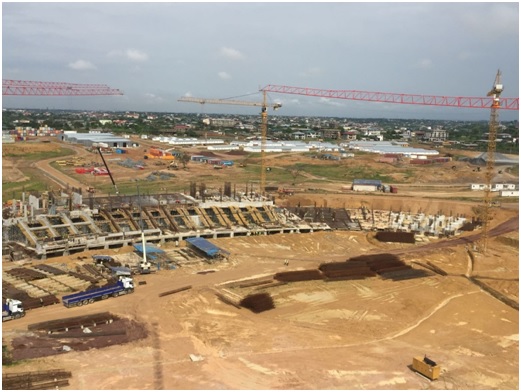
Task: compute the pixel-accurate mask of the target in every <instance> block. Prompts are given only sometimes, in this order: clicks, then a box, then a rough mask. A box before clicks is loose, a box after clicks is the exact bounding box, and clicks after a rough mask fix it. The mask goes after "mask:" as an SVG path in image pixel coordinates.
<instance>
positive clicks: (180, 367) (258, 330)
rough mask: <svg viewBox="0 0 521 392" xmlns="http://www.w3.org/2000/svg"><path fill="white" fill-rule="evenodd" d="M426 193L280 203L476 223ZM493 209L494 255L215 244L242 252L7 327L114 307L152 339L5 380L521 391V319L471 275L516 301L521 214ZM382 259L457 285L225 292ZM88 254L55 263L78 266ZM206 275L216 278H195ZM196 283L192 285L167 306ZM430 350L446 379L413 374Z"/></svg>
mask: <svg viewBox="0 0 521 392" xmlns="http://www.w3.org/2000/svg"><path fill="white" fill-rule="evenodd" d="M121 170H122V171H125V170H127V169H121ZM190 170H192V169H190ZM201 170H202V169H201ZM222 171H224V170H222ZM215 172H220V171H217V170H216V171H215ZM333 186H337V184H333ZM411 188H412V187H411ZM419 192H422V190H421V189H420V190H418V193H415V191H414V190H411V194H410V195H407V194H398V195H374V196H371V195H355V194H330V195H327V194H297V195H294V196H291V197H288V198H285V199H283V200H281V201H280V202H281V203H282V204H286V205H292V206H295V205H297V204H300V205H302V206H303V205H315V204H316V205H319V206H330V207H343V206H346V207H350V206H352V205H359V204H360V203H362V202H364V203H369V204H370V203H373V208H375V209H389V208H393V209H402V210H403V211H412V212H416V211H417V210H422V211H426V212H430V213H436V212H437V211H440V210H441V211H445V213H446V214H448V213H449V211H452V214H454V215H455V214H470V213H471V209H472V206H474V205H475V204H474V203H471V202H461V201H451V200H449V199H445V200H443V199H439V200H438V199H432V198H429V197H428V196H429V194H432V193H431V191H430V190H429V191H425V190H423V194H422V195H421V194H419ZM443 192H447V190H446V189H445V190H443ZM494 211H495V216H494V221H493V224H492V227H495V226H497V225H500V224H501V223H503V222H509V223H508V224H507V225H506V228H505V229H504V230H502V231H497V232H496V231H494V230H491V235H493V237H491V238H490V240H489V250H488V253H487V255H486V256H484V255H480V254H479V253H476V252H473V250H472V244H471V243H470V242H469V241H465V240H464V239H462V238H457V239H456V240H454V242H452V243H446V242H443V243H442V242H441V241H439V240H433V239H430V240H429V239H425V242H423V243H417V244H391V243H380V242H378V241H376V240H375V239H374V238H373V236H372V233H362V232H347V231H332V232H316V233H310V234H285V235H271V236H253V237H237V238H219V239H214V240H212V242H213V243H215V244H216V245H217V246H219V247H222V248H224V249H226V250H228V251H230V252H231V256H230V258H229V260H228V261H223V262H218V263H215V264H211V265H209V264H198V265H197V264H196V265H190V266H185V267H182V268H179V269H177V270H170V271H165V270H162V271H159V272H157V273H155V274H152V275H146V276H137V277H136V278H135V280H136V283H138V282H139V281H146V284H145V285H139V284H136V290H135V292H134V293H133V294H131V295H126V296H122V297H121V298H110V299H107V300H105V301H100V302H96V303H94V304H91V305H88V306H85V307H81V308H71V309H67V308H65V307H63V306H62V305H53V306H49V307H46V308H40V309H33V310H30V311H28V313H27V315H26V316H25V317H24V318H22V319H19V320H14V321H9V322H6V323H3V325H2V327H3V328H2V330H3V340H4V341H6V342H10V341H11V340H12V339H14V338H20V337H24V336H26V335H27V326H28V325H29V324H32V323H36V322H41V321H45V320H54V319H59V318H65V317H73V316H79V315H86V314H91V313H98V312H106V311H108V312H111V313H113V314H116V315H118V316H121V317H123V318H128V319H130V320H133V321H135V322H137V323H140V324H143V325H144V326H145V327H146V329H147V330H148V336H147V337H146V338H144V339H139V340H135V341H133V342H130V343H126V344H124V345H113V346H110V347H105V348H93V349H91V350H89V351H77V350H72V351H70V352H67V353H63V354H60V355H57V356H52V357H45V358H39V359H31V360H28V361H22V362H21V363H19V364H17V365H16V366H14V367H11V368H8V369H6V368H4V369H3V370H4V372H6V371H9V372H22V371H36V370H45V369H56V368H60V369H66V370H68V371H71V372H72V378H71V379H70V386H69V387H67V389H75V390H76V389H79V390H84V389H95V390H96V389H120V390H127V389H140V390H141V389H284V390H288V389H391V390H393V389H394V390H403V389H516V390H517V389H518V388H519V312H518V310H517V309H515V308H512V307H510V306H508V305H506V304H505V303H504V302H501V301H500V300H498V299H497V298H496V297H494V296H492V295H491V294H490V293H489V292H487V291H485V290H483V289H482V288H481V287H480V286H478V285H477V284H475V283H474V282H472V281H471V280H470V279H468V278H467V276H466V275H469V274H470V271H472V273H473V275H474V276H478V277H480V280H481V281H483V282H486V283H487V284H488V285H489V286H491V287H493V288H494V289H495V290H497V291H498V292H500V293H501V294H502V295H505V296H507V297H508V298H510V299H512V300H514V301H517V303H519V262H518V260H519V250H518V248H519V246H518V244H519V228H518V224H514V223H515V222H518V218H517V216H518V206H517V205H515V204H514V205H510V206H504V205H502V206H501V208H499V209H494ZM516 218H517V221H516ZM512 219H514V220H512ZM474 234H475V233H469V234H466V235H465V236H464V237H466V236H472V235H474ZM438 243H439V244H440V245H435V244H438ZM171 246H173V244H165V245H164V247H166V248H168V247H171ZM130 251H131V250H130V249H127V248H122V249H112V250H108V251H107V253H109V254H119V255H121V254H125V253H126V252H130ZM382 253H389V254H395V255H397V256H398V257H399V258H400V259H401V260H403V261H404V262H405V263H407V264H411V265H413V267H414V268H422V267H421V265H420V264H419V263H422V264H427V263H432V264H433V265H435V266H437V267H438V268H441V269H442V270H443V271H445V272H446V275H440V274H431V275H430V276H427V277H424V278H418V279H410V280H402V281H393V280H384V279H381V278H379V277H374V278H369V279H364V280H347V281H332V282H325V281H307V282H295V283H289V284H286V285H283V286H276V287H270V288H266V289H264V290H263V292H267V293H269V294H270V295H271V296H272V298H273V300H274V303H275V309H272V310H269V311H266V312H262V313H258V314H255V313H253V312H251V311H250V310H248V309H245V308H241V309H237V308H235V307H233V306H231V305H229V304H226V303H224V302H222V301H221V300H219V298H218V297H217V296H216V292H217V290H222V289H223V288H228V290H229V291H230V292H231V293H232V294H235V295H238V296H244V295H246V294H249V293H255V292H260V291H255V287H244V288H234V289H232V288H229V287H230V282H233V281H237V280H245V279H248V278H252V277H263V276H271V275H273V274H274V273H277V272H284V271H289V270H298V269H311V268H317V266H318V265H319V264H320V263H324V262H331V261H344V260H346V259H348V258H350V257H354V256H360V255H370V254H382ZM77 256H78V255H77V254H76V255H73V256H64V257H60V258H56V259H50V260H48V261H47V263H51V264H52V263H66V264H69V265H74V263H76V261H77ZM285 260H288V261H289V265H287V266H286V265H285V263H284V261H285ZM209 268H211V269H216V270H217V271H216V272H213V273H207V274H198V273H197V272H198V271H199V272H200V271H203V270H207V269H209ZM187 285H191V286H192V289H190V290H187V291H183V292H180V293H177V294H172V295H168V296H164V297H159V294H160V293H163V292H165V291H169V290H173V289H176V288H179V287H183V286H187ZM191 354H192V355H194V356H192V357H191V356H190V355H191ZM424 354H427V355H428V356H429V357H430V358H432V359H434V360H435V361H436V362H438V364H440V365H441V368H442V373H441V377H440V378H439V380H437V381H433V382H430V381H428V380H426V379H425V378H423V377H421V376H419V375H418V374H416V373H414V372H412V371H411V370H410V368H409V366H410V364H411V363H412V358H413V357H414V356H422V355H424Z"/></svg>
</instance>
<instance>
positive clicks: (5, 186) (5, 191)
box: [2, 167, 49, 202]
mask: <svg viewBox="0 0 521 392" xmlns="http://www.w3.org/2000/svg"><path fill="white" fill-rule="evenodd" d="M23 173H24V175H25V176H26V177H28V178H29V179H28V180H26V181H22V182H2V201H3V202H6V201H7V200H10V199H13V198H15V199H18V200H20V199H21V198H22V193H23V192H43V191H46V190H48V189H49V187H48V185H47V184H48V180H47V179H46V178H45V176H44V175H43V173H42V172H41V171H39V170H38V169H36V168H34V167H26V168H24V169H23Z"/></svg>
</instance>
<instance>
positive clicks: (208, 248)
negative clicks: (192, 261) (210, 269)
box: [186, 237, 230, 257]
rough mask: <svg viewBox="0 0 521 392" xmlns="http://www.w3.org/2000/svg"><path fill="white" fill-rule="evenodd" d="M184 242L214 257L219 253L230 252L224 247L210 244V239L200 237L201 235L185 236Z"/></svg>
mask: <svg viewBox="0 0 521 392" xmlns="http://www.w3.org/2000/svg"><path fill="white" fill-rule="evenodd" d="M186 242H188V243H189V244H191V245H193V246H195V247H196V248H197V249H199V250H200V251H202V252H204V253H206V255H208V256H210V257H215V256H217V255H219V254H222V253H224V254H230V252H228V251H225V250H224V249H221V248H219V247H218V246H216V245H214V244H212V243H211V242H210V241H208V240H206V239H204V238H201V237H193V238H187V239H186Z"/></svg>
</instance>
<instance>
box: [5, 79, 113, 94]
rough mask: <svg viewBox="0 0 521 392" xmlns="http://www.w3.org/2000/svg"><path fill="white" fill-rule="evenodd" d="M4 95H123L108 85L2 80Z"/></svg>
mask: <svg viewBox="0 0 521 392" xmlns="http://www.w3.org/2000/svg"><path fill="white" fill-rule="evenodd" d="M2 95H18V96H85V95H123V92H121V91H120V90H118V89H114V88H111V87H109V86H107V85H106V84H79V83H64V82H37V81H30V80H11V79H2Z"/></svg>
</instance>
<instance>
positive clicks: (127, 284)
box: [119, 276, 134, 290]
mask: <svg viewBox="0 0 521 392" xmlns="http://www.w3.org/2000/svg"><path fill="white" fill-rule="evenodd" d="M119 281H120V282H121V283H122V284H123V288H125V290H127V289H132V290H133V289H134V280H133V279H132V278H128V277H126V276H120V277H119Z"/></svg>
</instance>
